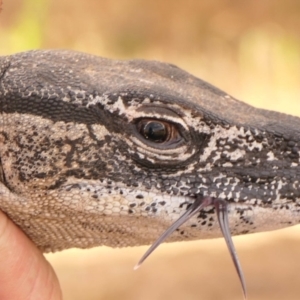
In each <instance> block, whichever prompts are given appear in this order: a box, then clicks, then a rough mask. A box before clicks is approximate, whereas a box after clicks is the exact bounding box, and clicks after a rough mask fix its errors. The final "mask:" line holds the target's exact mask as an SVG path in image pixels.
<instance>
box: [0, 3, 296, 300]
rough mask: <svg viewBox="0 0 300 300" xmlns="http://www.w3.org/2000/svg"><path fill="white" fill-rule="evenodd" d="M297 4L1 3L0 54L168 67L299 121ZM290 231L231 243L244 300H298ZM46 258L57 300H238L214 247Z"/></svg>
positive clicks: (223, 256)
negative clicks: (59, 293) (51, 53)
mask: <svg viewBox="0 0 300 300" xmlns="http://www.w3.org/2000/svg"><path fill="white" fill-rule="evenodd" d="M299 28H300V2H299V1H298V0H286V1H281V0H269V1H267V0H261V1H255V0H253V1H252V0H250V1H249V0H201V1H200V0H165V1H158V0H151V1H150V0H144V1H142V0H120V1H116V0H112V1H108V0H107V1H104V0H86V1H71V0H59V1H51V0H26V1H23V0H4V1H3V10H2V13H1V15H0V55H6V54H12V53H14V52H20V51H24V50H29V49H36V48H68V49H73V50H79V51H84V52H89V53H94V54H98V55H101V56H106V57H112V58H135V57H136V58H147V59H156V60H161V61H167V62H171V63H174V64H176V65H178V66H180V67H182V68H184V69H186V70H187V71H189V72H191V73H193V74H195V75H197V76H198V77H201V78H203V79H204V80H206V81H209V82H211V83H212V84H214V85H216V86H218V87H220V88H221V89H223V90H226V91H227V92H229V93H230V94H232V95H233V96H235V97H237V98H239V99H243V100H244V101H246V102H248V103H251V104H253V105H256V106H259V107H264V108H269V109H273V110H278V111H282V112H286V113H292V114H294V115H298V116H300V103H299V99H300V97H299V96H300V88H299V82H300V30H299ZM299 235H300V228H297V227H294V228H292V229H285V230H282V231H277V232H273V233H262V234H255V235H249V236H243V237H237V238H235V240H234V242H235V244H236V248H237V251H238V253H239V256H240V260H241V263H242V266H243V269H244V272H245V276H246V281H247V287H248V293H249V299H252V300H259V299H264V300H266V299H275V300H276V299H300V276H299V270H300V237H299ZM145 249H146V248H145V247H139V248H134V249H109V248H105V247H101V248H98V249H92V250H68V251H64V252H61V253H56V254H51V255H47V257H48V259H49V260H50V262H51V263H52V265H53V266H54V268H55V270H56V271H57V274H58V276H59V278H60V281H61V284H62V288H63V291H64V295H65V299H66V300H77V299H88V300H92V299H122V300H125V299H143V300H147V299H149V300H150V299H151V300H152V299H158V300H160V299H230V300H233V299H242V293H241V290H240V287H239V283H238V279H237V276H236V274H235V271H234V268H233V265H232V263H231V261H230V257H229V254H228V253H227V249H226V246H225V243H224V241H223V240H222V239H218V240H211V241H198V242H191V243H179V244H169V245H163V246H162V247H160V248H159V249H158V250H157V251H156V252H155V254H154V255H153V256H152V257H151V258H150V259H149V260H148V261H147V262H146V263H145V265H143V267H142V268H141V269H139V270H138V271H135V272H134V271H132V268H133V266H134V265H135V263H136V262H137V260H138V259H139V258H140V256H141V255H142V254H143V252H144V251H145Z"/></svg>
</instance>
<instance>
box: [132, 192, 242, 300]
mask: <svg viewBox="0 0 300 300" xmlns="http://www.w3.org/2000/svg"><path fill="white" fill-rule="evenodd" d="M207 206H214V207H215V210H216V214H217V217H218V222H219V226H220V228H221V232H222V234H223V237H224V239H225V241H226V245H227V247H228V250H229V253H230V256H231V258H232V261H233V264H234V267H235V269H236V271H237V274H238V277H239V280H240V283H241V286H242V290H243V294H244V298H245V299H246V284H245V279H244V275H243V271H242V268H241V265H240V262H239V259H238V256H237V253H236V250H235V247H234V244H233V241H232V237H231V233H230V228H229V222H228V203H227V202H226V201H225V200H223V199H218V198H213V197H208V196H197V197H196V200H195V201H194V203H193V204H192V205H191V206H190V207H189V208H188V209H187V210H186V211H185V212H184V214H183V215H181V216H180V217H179V218H178V219H177V220H176V221H175V222H174V223H173V224H172V225H171V226H170V227H169V228H168V229H167V230H166V231H165V232H164V233H163V234H162V235H161V236H160V237H159V238H158V239H157V240H156V241H155V242H154V243H153V244H152V245H151V247H150V248H149V249H148V250H147V251H146V253H145V254H144V255H143V256H142V258H141V259H140V260H139V262H138V263H137V265H136V266H135V267H134V269H135V270H136V269H138V268H139V267H140V266H141V264H142V263H143V262H144V261H145V260H146V258H147V257H148V256H149V255H150V254H151V253H152V252H153V251H154V250H155V249H156V248H157V247H158V246H159V245H160V244H161V243H162V242H163V241H164V240H165V239H166V238H168V237H169V236H170V235H171V234H172V233H173V232H174V231H175V230H176V229H177V228H179V227H180V226H181V225H183V224H184V223H185V222H187V221H188V220H189V219H190V218H191V217H193V216H194V215H195V214H197V213H198V212H200V211H201V210H202V209H204V208H205V207H207Z"/></svg>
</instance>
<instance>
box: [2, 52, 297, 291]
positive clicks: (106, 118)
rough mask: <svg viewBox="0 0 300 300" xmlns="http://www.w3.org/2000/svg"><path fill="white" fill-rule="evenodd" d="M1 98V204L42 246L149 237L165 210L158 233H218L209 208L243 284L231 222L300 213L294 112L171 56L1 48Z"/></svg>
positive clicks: (264, 223)
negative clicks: (266, 104)
mask: <svg viewBox="0 0 300 300" xmlns="http://www.w3.org/2000/svg"><path fill="white" fill-rule="evenodd" d="M0 112H1V116H0V209H1V210H3V211H4V212H5V213H6V214H7V215H8V216H9V217H10V218H11V219H12V220H13V221H14V222H15V223H16V224H17V225H18V226H19V227H20V228H21V229H22V230H23V231H24V232H25V233H26V234H27V236H28V237H29V238H30V239H31V240H32V241H33V242H34V243H35V244H36V245H37V247H38V248H39V249H40V250H41V251H43V252H50V251H52V252H54V251H59V250H63V249H67V248H70V247H79V248H90V247H94V246H100V245H106V246H110V247H127V246H137V245H146V244H150V243H152V242H153V241H154V240H155V239H156V238H157V237H158V236H159V235H160V234H161V233H162V232H163V231H164V230H165V229H166V228H168V226H170V224H172V223H173V222H175V223H173V225H171V227H170V229H169V230H168V231H167V232H166V234H165V235H164V236H163V238H162V239H160V240H159V241H158V243H156V244H154V247H156V246H157V245H158V244H159V243H160V242H161V241H162V240H163V239H165V238H166V237H168V236H169V235H170V233H172V232H173V231H174V232H173V234H172V235H170V236H169V238H168V241H169V242H171V241H187V240H196V239H202V238H216V237H220V236H221V235H222V233H221V231H220V230H219V227H218V220H219V223H220V226H221V229H222V232H223V235H224V236H225V238H226V241H227V244H228V246H229V249H230V251H231V254H232V257H233V260H234V262H235V265H236V268H237V270H238V272H239V276H240V279H241V281H242V285H243V289H244V294H245V287H244V282H243V278H242V275H241V271H240V267H239V263H238V260H237V258H236V255H235V250H234V247H233V245H232V241H231V234H230V232H229V227H230V230H231V233H232V234H233V235H239V234H247V233H253V232H259V231H268V230H274V229H278V228H282V227H286V226H291V225H294V224H297V223H299V222H300V213H299V207H300V201H299V199H300V189H299V186H300V183H299V179H300V166H299V163H300V159H299V155H300V118H298V117H295V116H290V115H286V114H283V113H279V112H274V111H269V110H263V109H259V108H255V107H252V106H250V105H248V104H245V103H243V102H241V101H239V100H237V99H235V98H234V97H232V96H230V95H228V94H227V93H225V92H223V91H221V90H220V89H218V88H216V87H214V86H212V85H211V84H209V83H207V82H205V81H203V80H201V79H198V78H197V77H195V76H193V75H191V74H189V73H187V72H185V71H183V70H181V69H180V68H178V67H176V66H175V65H172V64H167V63H161V62H157V61H146V60H111V59H105V58H101V57H97V56H93V55H90V54H84V53H80V52H74V51H68V50H34V51H28V52H23V53H18V54H14V55H10V56H1V57H0ZM215 212H217V214H215ZM182 216H183V217H182ZM191 216H193V217H191ZM183 218H184V219H183ZM220 219H221V222H220ZM176 220H177V221H176ZM178 220H179V221H178ZM179 223H180V224H179ZM174 224H175V225H174ZM179 225H181V226H180V228H178V227H179ZM148 254H149V253H148Z"/></svg>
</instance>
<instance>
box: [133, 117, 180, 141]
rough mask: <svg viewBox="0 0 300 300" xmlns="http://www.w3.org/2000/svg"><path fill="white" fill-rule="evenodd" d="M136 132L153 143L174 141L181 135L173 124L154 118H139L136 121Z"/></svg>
mask: <svg viewBox="0 0 300 300" xmlns="http://www.w3.org/2000/svg"><path fill="white" fill-rule="evenodd" d="M137 129H138V132H139V133H140V134H141V135H142V136H143V138H144V139H146V140H148V141H150V142H153V143H165V142H169V143H172V144H173V143H174V142H178V141H179V140H180V139H181V138H182V137H181V135H180V133H179V131H178V129H177V128H176V126H175V124H173V123H170V122H165V121H160V120H156V119H141V120H139V121H138V123H137Z"/></svg>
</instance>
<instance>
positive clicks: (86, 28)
mask: <svg viewBox="0 0 300 300" xmlns="http://www.w3.org/2000/svg"><path fill="white" fill-rule="evenodd" d="M299 28H300V2H299V1H298V0H286V1H282V0H261V1H249V0H201V1H199V0H176V1H174V0H164V1H155V0H151V1H150V0H122V1H117V0H111V1H108V0H86V1H72V0H59V1H50V0H4V2H3V11H2V13H1V14H0V44H1V47H0V54H1V55H4V54H11V53H14V52H19V51H23V50H29V49H36V48H68V49H73V50H79V51H85V52H90V53H95V54H98V55H102V56H108V57H113V58H134V57H142V58H147V59H157V60H162V61H169V62H172V63H175V64H177V65H179V66H181V67H182V68H184V69H187V70H188V71H190V72H192V73H194V74H196V75H197V76H199V77H202V78H204V79H205V80H207V81H209V82H211V83H213V84H215V85H218V86H219V87H221V88H222V89H225V90H226V91H228V92H230V93H232V94H234V96H237V97H238V98H242V99H245V100H248V101H250V102H254V103H255V104H256V105H258V106H268V107H271V108H273V109H277V110H282V111H287V112H290V111H292V112H294V113H298V114H300V109H299V105H298V104H297V103H296V99H299V96H300V92H299V82H300V30H299ZM283 99H285V101H284V103H283V102H282V101H283ZM287 100H288V101H289V107H288V108H287V109H286V108H285V107H286V105H283V104H286V101H287Z"/></svg>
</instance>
